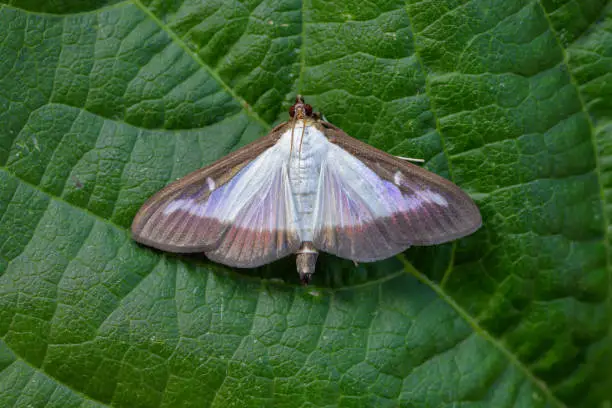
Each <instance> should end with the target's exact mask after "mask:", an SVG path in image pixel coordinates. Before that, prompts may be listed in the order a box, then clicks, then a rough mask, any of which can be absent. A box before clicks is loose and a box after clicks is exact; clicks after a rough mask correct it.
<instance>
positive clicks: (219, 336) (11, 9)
mask: <svg viewBox="0 0 612 408" xmlns="http://www.w3.org/2000/svg"><path fill="white" fill-rule="evenodd" d="M58 3H61V4H58ZM611 33H612V3H611V2H609V1H604V0H584V1H581V2H570V1H567V2H566V1H510V2H509V1H502V0H487V1H485V0H473V1H452V0H448V1H445V0H423V1H414V0H408V1H406V2H399V1H377V2H364V1H349V2H346V1H336V0H332V1H327V2H323V1H319V0H310V1H304V2H299V1H294V0H286V1H277V0H267V1H266V0H255V1H251V2H231V1H230V2H228V1H221V0H218V1H205V2H201V1H188V0H186V1H182V2H180V1H177V2H160V1H153V0H151V1H145V0H134V1H123V2H118V1H112V0H111V1H105V2H94V1H83V2H77V1H73V0H70V1H65V2H34V1H31V0H21V1H19V0H15V1H10V2H8V3H7V2H0V123H1V124H2V125H1V126H0V406H16V407H25V406H33V407H110V406H113V407H192V406H193V407H230V406H234V407H260V406H275V407H307V406H316V407H462V408H467V407H470V408H471V407H496V408H497V407H565V406H568V407H569V406H572V407H574V406H576V407H599V406H601V407H604V406H608V405H609V404H610V403H611V401H612V393H611V392H610V389H611V387H612V380H611V378H612V377H611V376H610V368H609V367H610V366H611V365H612V342H611V339H610V334H609V329H610V327H611V326H612V319H611V317H612V308H611V304H610V266H609V265H610V255H609V249H608V247H609V245H610V237H609V232H608V231H609V230H610V219H612V160H611V159H610V158H611V157H612V142H611V140H612V85H611V84H612V34H611ZM296 93H301V94H303V95H304V96H305V97H306V99H307V101H308V102H309V103H311V104H312V105H313V106H315V109H317V110H320V111H321V112H322V113H323V114H324V115H325V117H326V118H327V119H328V120H329V121H330V122H332V123H334V124H335V125H337V126H339V127H341V128H343V129H344V130H345V131H346V132H347V133H349V134H351V135H352V136H354V137H357V138H359V139H361V140H364V141H367V142H368V143H370V144H372V145H373V146H375V147H378V148H381V149H384V150H386V151H388V152H390V153H392V154H395V155H399V156H409V157H422V158H424V159H425V160H426V167H427V168H429V169H431V170H433V171H435V172H437V173H439V174H441V175H443V176H445V177H448V178H450V179H452V180H453V181H454V182H455V183H457V184H458V185H460V186H461V187H462V188H463V189H465V190H466V191H467V192H468V193H470V194H471V195H472V197H473V198H474V199H475V200H476V202H477V203H478V205H479V207H480V208H481V211H482V214H483V220H484V225H483V228H481V229H480V230H479V231H478V232H477V233H475V234H474V235H472V236H470V237H467V238H465V239H462V240H459V241H457V242H455V243H452V244H448V245H442V246H437V247H430V248H412V249H409V250H408V251H406V253H405V254H402V255H400V256H398V257H396V258H393V259H389V260H386V261H383V262H379V263H376V264H367V265H366V264H361V265H358V266H355V265H353V263H352V262H349V261H343V260H339V259H337V258H334V257H331V256H322V257H321V259H320V262H319V265H318V272H317V274H316V277H315V280H314V282H313V284H314V285H313V286H312V287H309V288H302V287H300V286H299V285H298V279H297V274H296V273H295V264H294V261H293V259H285V260H281V261H279V262H276V263H273V264H271V265H269V266H266V267H263V268H259V269H256V270H231V269H229V268H226V267H224V266H222V265H217V264H214V263H212V262H209V261H207V260H206V259H205V258H202V257H197V256H189V257H183V256H176V255H172V254H164V253H161V252H157V251H154V250H151V249H148V248H144V247H141V246H139V245H137V244H135V243H134V242H133V241H132V240H131V239H130V237H129V226H130V224H131V220H132V218H133V216H134V214H135V213H136V211H137V210H138V208H139V207H140V205H142V203H143V202H144V201H145V200H146V199H147V198H148V197H149V196H151V195H152V194H153V193H154V192H156V191H157V190H159V189H160V188H162V187H163V186H164V185H166V184H167V183H168V182H170V181H172V180H175V179H176V178H178V177H181V176H183V175H185V174H187V173H188V172H190V171H193V170H194V169H196V168H198V167H201V166H203V165H206V164H209V163H212V162H213V161H215V160H217V159H219V158H220V157H222V156H223V155H225V154H227V153H228V152H230V151H232V150H234V149H236V148H237V147H239V146H242V145H244V144H246V143H248V142H250V141H252V140H255V139H256V138H258V137H260V136H262V135H264V134H265V133H266V132H267V131H268V130H269V129H271V127H272V126H273V125H274V124H276V123H279V122H281V121H283V120H286V119H287V113H286V111H287V109H288V107H289V106H290V105H291V101H292V100H293V98H294V97H295V94H296ZM606 404H608V405H606Z"/></svg>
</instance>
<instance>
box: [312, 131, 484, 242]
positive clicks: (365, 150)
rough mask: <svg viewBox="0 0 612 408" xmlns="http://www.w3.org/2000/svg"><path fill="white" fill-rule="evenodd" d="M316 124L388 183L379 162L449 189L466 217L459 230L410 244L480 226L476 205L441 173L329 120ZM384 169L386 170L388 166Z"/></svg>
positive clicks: (464, 232)
mask: <svg viewBox="0 0 612 408" xmlns="http://www.w3.org/2000/svg"><path fill="white" fill-rule="evenodd" d="M316 125H317V126H318V127H319V130H321V132H323V134H324V135H325V136H326V137H327V138H328V140H329V141H330V142H331V143H334V144H336V145H338V146H339V147H341V148H342V149H344V150H346V151H347V152H348V153H350V154H352V155H353V156H355V157H356V158H358V159H359V160H361V161H362V162H363V163H364V164H365V165H366V166H368V167H369V168H370V170H372V171H373V172H375V173H376V174H378V176H379V177H381V178H383V179H385V180H387V181H389V182H393V178H392V176H391V177H389V175H386V174H384V173H383V172H382V171H381V170H382V169H384V167H383V166H381V165H380V164H383V165H386V166H389V167H391V168H393V169H399V170H401V171H402V173H404V175H405V176H406V177H407V178H410V177H411V176H413V177H417V178H419V179H422V180H424V181H425V183H426V184H427V183H429V184H433V185H435V186H437V187H438V186H439V187H441V188H442V189H443V190H446V191H452V193H453V194H455V195H456V197H457V198H459V199H460V201H461V204H462V210H463V212H464V216H467V217H468V219H465V220H464V222H465V224H464V228H463V229H461V230H459V231H456V232H453V233H448V235H446V236H445V237H444V239H442V240H438V239H423V240H420V239H418V238H417V237H415V239H414V241H413V242H411V245H435V244H441V243H444V242H448V241H452V240H455V239H458V238H461V237H464V236H467V235H470V234H472V233H473V232H475V231H476V230H478V229H479V228H480V227H481V226H482V216H481V214H480V210H479V209H478V206H476V203H474V201H473V200H472V198H471V197H470V196H469V195H468V194H467V193H466V192H465V191H463V190H462V189H461V188H460V187H459V186H457V185H456V184H455V183H453V182H451V181H450V180H447V179H445V178H444V177H442V176H439V175H437V174H435V173H432V172H431V171H429V170H425V169H424V168H422V167H419V166H417V165H414V164H412V163H409V162H408V161H406V160H403V159H399V158H397V157H395V156H393V155H391V154H389V153H387V152H384V151H382V150H379V149H376V148H375V147H372V146H370V145H369V144H367V143H364V142H362V141H360V140H357V139H355V138H353V137H351V136H349V135H347V134H346V133H345V132H344V131H343V130H342V129H340V128H338V127H337V126H334V125H333V124H331V123H329V122H325V121H322V120H321V121H319V122H317V124H316ZM384 170H385V171H389V170H388V169H384ZM392 174H393V172H392V173H391V175H392Z"/></svg>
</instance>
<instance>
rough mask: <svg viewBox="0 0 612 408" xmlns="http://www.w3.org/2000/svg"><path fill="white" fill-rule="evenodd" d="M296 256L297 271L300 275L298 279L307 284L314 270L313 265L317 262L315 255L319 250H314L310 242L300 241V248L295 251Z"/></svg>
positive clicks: (317, 254)
mask: <svg viewBox="0 0 612 408" xmlns="http://www.w3.org/2000/svg"><path fill="white" fill-rule="evenodd" d="M296 254H297V257H296V259H295V263H296V265H297V271H298V274H299V275H300V280H301V281H302V283H303V284H304V285H308V283H309V282H310V279H311V278H312V274H313V273H314V272H315V266H316V264H317V256H319V252H318V251H317V250H316V248H315V247H314V245H313V244H312V242H310V241H307V242H302V245H301V246H300V249H298V250H297V252H296Z"/></svg>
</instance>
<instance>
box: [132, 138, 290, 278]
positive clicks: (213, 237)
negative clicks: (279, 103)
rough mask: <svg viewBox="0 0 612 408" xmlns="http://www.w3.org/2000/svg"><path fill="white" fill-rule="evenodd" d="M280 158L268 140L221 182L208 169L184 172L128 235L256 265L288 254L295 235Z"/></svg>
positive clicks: (154, 200)
mask: <svg viewBox="0 0 612 408" xmlns="http://www.w3.org/2000/svg"><path fill="white" fill-rule="evenodd" d="M286 160H287V155H286V154H284V152H282V151H281V148H280V147H279V146H277V145H274V146H272V147H270V148H269V149H267V150H265V151H264V152H263V153H261V154H260V155H259V156H257V157H256V158H255V159H254V160H252V161H250V162H246V163H244V165H243V166H242V167H241V168H240V170H239V171H237V172H236V174H235V175H234V176H233V177H231V178H229V179H226V180H225V182H223V183H220V182H218V180H220V179H221V176H219V178H218V179H217V178H216V177H215V176H216V175H217V172H214V171H213V172H208V173H207V172H203V173H201V174H197V173H194V174H193V176H187V177H186V178H185V179H181V180H179V181H178V182H176V183H182V184H181V185H178V184H177V185H176V187H175V184H171V185H170V186H169V187H168V189H169V190H168V191H165V190H162V191H161V192H160V193H158V194H159V195H160V197H157V196H154V197H153V198H152V199H151V202H150V204H148V205H145V206H143V209H142V210H141V213H139V214H138V215H137V217H136V218H135V221H134V223H133V226H132V232H133V235H134V236H135V238H136V239H137V240H138V241H140V242H143V243H145V244H147V245H149V246H153V247H156V248H160V249H163V250H169V251H172V252H183V253H187V252H204V253H205V254H206V255H207V256H208V257H209V258H210V259H212V260H215V261H217V262H221V263H224V264H226V265H229V266H236V267H256V266H260V265H263V264H266V263H269V262H272V261H273V260H275V259H279V258H281V257H283V256H286V255H288V254H290V253H293V252H295V251H296V250H297V249H298V248H299V245H300V240H299V238H298V231H297V228H296V222H295V209H294V206H293V202H292V197H291V191H290V186H289V181H288V177H287V171H286ZM230 170H231V167H230V168H229V169H228V168H222V169H220V172H219V174H220V175H221V174H223V172H224V171H225V172H228V171H230ZM189 177H191V179H189ZM184 180H187V181H184Z"/></svg>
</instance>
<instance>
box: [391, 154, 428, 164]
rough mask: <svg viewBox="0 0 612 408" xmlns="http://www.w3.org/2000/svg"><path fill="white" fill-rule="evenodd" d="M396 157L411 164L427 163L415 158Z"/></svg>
mask: <svg viewBox="0 0 612 408" xmlns="http://www.w3.org/2000/svg"><path fill="white" fill-rule="evenodd" d="M395 157H397V158H398V159H402V160H406V161H409V162H414V163H425V160H424V159H414V158H412V157H402V156H395Z"/></svg>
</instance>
